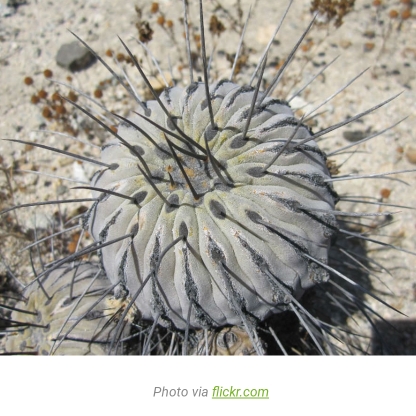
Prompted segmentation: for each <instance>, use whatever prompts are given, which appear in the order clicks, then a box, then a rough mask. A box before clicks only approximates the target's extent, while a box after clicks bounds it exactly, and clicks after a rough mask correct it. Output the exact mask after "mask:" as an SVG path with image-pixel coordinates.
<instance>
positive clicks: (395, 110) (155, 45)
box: [0, 0, 416, 354]
mask: <svg viewBox="0 0 416 416" xmlns="http://www.w3.org/2000/svg"><path fill="white" fill-rule="evenodd" d="M64 3H65V5H64V7H63V6H62V3H61V2H57V1H56V2H54V1H50V2H37V1H34V0H32V1H31V0H29V1H28V2H27V4H24V5H21V6H20V7H18V8H17V9H16V10H15V13H13V14H12V15H10V16H4V15H3V16H2V17H0V65H1V69H0V88H1V101H0V114H1V116H0V131H1V138H2V139H19V140H27V141H31V142H39V143H44V144H48V145H50V146H57V147H61V148H62V146H64V145H65V146H66V148H67V149H69V150H70V151H73V152H75V153H79V152H84V154H87V155H92V156H94V155H98V153H99V152H98V149H96V148H91V147H88V146H87V147H86V146H84V145H82V144H80V143H77V142H73V141H71V140H69V139H66V138H62V137H59V136H53V135H46V134H44V133H39V132H36V130H38V129H40V128H45V127H46V128H47V129H51V130H52V129H55V130H56V129H58V130H60V129H61V130H62V122H60V121H59V120H58V121H55V122H48V121H47V120H45V118H44V117H42V104H38V105H34V104H32V103H31V102H30V100H31V96H32V95H33V94H36V93H37V91H39V90H40V89H42V88H43V89H45V90H46V91H47V92H48V94H50V95H51V94H52V92H53V91H54V89H55V88H58V87H57V86H56V85H55V84H53V83H52V81H50V80H47V79H45V77H44V76H43V71H44V70H45V69H50V70H52V71H53V79H54V80H61V81H64V82H68V81H67V77H68V76H71V77H72V81H71V82H72V85H73V86H75V87H76V88H78V89H80V90H83V91H86V92H87V93H88V94H93V92H94V91H95V90H96V89H97V88H102V89H103V93H104V95H103V98H102V100H103V102H104V103H105V105H107V106H108V107H109V108H111V109H112V110H116V111H119V112H120V113H121V114H122V115H126V114H128V112H129V111H130V110H131V109H132V105H131V101H129V100H128V98H127V95H126V94H125V92H124V91H122V90H120V88H117V87H116V86H114V85H111V83H110V84H106V85H105V86H102V85H100V82H101V81H105V80H107V79H109V78H110V76H109V74H108V73H107V72H106V70H105V68H103V67H102V65H100V64H99V63H96V64H94V65H93V66H91V67H90V68H88V69H86V70H84V71H81V72H78V73H75V74H72V73H69V72H68V71H67V70H65V69H63V68H60V67H58V66H57V64H56V62H55V57H56V54H57V51H58V49H59V47H60V46H61V45H62V44H64V43H68V42H72V41H73V40H74V37H73V35H72V34H71V33H70V32H69V31H68V30H72V31H73V32H75V33H76V34H78V35H79V36H81V37H82V38H83V39H84V40H85V41H87V42H88V43H89V44H90V46H91V47H92V48H94V49H95V50H96V51H97V52H98V53H99V54H100V55H101V56H104V55H105V52H106V51H107V50H108V49H112V50H113V51H115V52H122V51H123V48H122V46H121V45H120V43H119V41H118V39H117V35H119V36H120V37H121V38H123V39H125V40H127V41H128V44H129V46H131V47H132V48H133V49H134V53H135V54H137V56H138V57H139V58H143V60H144V67H145V68H146V69H147V71H148V73H149V76H150V78H151V79H152V82H155V83H157V81H156V80H155V79H153V78H154V77H153V76H152V74H154V73H155V71H154V69H152V70H151V68H152V65H151V63H150V60H149V59H148V58H146V57H145V56H144V53H143V50H142V49H141V48H140V47H139V46H138V45H137V44H135V42H134V41H131V40H130V38H131V37H132V36H137V28H136V26H135V25H136V23H137V21H138V16H137V12H136V11H135V8H134V6H135V5H136V4H137V5H139V7H140V8H141V10H142V20H149V21H150V22H151V27H152V28H153V29H154V31H155V33H154V35H153V40H152V41H151V42H150V43H149V45H148V46H149V48H150V49H151V51H152V52H153V54H154V56H155V57H157V58H158V59H159V60H160V65H161V67H162V68H164V70H166V71H165V73H166V74H167V77H169V70H168V68H169V65H171V67H172V71H173V74H174V77H175V78H176V79H178V80H179V82H181V81H182V79H183V81H184V82H187V81H186V80H187V69H186V67H184V68H182V69H181V71H179V69H178V66H180V65H182V64H181V63H180V60H179V57H180V56H184V53H183V52H184V48H183V43H182V39H181V29H179V28H180V22H179V20H178V19H179V17H180V16H181V10H182V9H181V2H180V1H179V0H174V1H169V0H161V1H159V6H160V10H161V11H162V12H164V13H165V18H166V20H168V19H171V20H172V21H173V23H174V29H175V32H174V33H175V36H176V37H175V38H172V36H171V35H170V34H169V31H167V30H164V29H162V28H161V27H160V26H158V25H157V23H156V16H155V15H152V14H151V13H150V4H151V3H150V2H145V1H136V2H133V1H125V2H115V1H113V0H101V1H92V0H86V1H82V2H81V1H76V0H73V1H65V2H64ZM219 3H221V5H223V6H224V7H225V9H226V10H228V11H229V13H230V15H232V16H236V8H235V7H234V4H235V2H234V1H221V2H219ZM250 3H251V2H249V1H246V0H243V1H242V2H241V4H242V9H243V10H244V18H245V16H246V13H247V10H248V8H249V5H250ZM272 3H273V4H272ZM274 3H277V2H268V1H264V0H263V1H262V0H259V1H257V2H256V3H255V7H254V8H253V11H252V15H253V16H252V20H251V21H250V23H249V27H248V30H247V36H246V45H247V46H248V47H250V52H249V53H248V54H247V55H248V63H247V66H246V67H244V68H243V70H242V73H240V74H239V75H238V77H237V80H240V81H247V79H248V78H249V76H250V75H251V73H252V71H253V65H255V64H256V63H257V61H258V59H259V57H260V55H261V51H262V50H263V49H264V47H265V46H266V44H267V42H268V40H269V37H270V35H271V34H272V32H273V30H274V28H275V27H276V24H277V22H278V21H279V19H280V16H281V14H282V12H283V9H284V7H285V5H286V2H280V1H279V2H278V3H279V6H277V5H275V4H274ZM382 3H384V5H383V6H381V7H379V8H376V7H375V6H373V5H372V1H370V0H359V1H358V0H357V1H356V5H355V8H354V10H353V11H352V12H351V13H349V14H348V15H346V16H345V18H344V23H343V25H342V26H341V27H340V28H339V29H337V30H335V29H334V26H333V24H332V23H329V24H328V25H326V26H323V27H320V28H313V29H312V31H311V32H310V33H309V34H308V35H307V38H306V41H305V43H304V45H305V47H304V48H303V49H304V50H301V51H300V53H299V57H298V58H297V59H296V60H295V61H294V62H293V65H292V66H291V67H290V68H289V70H288V71H287V74H288V75H287V76H286V78H285V81H284V82H283V83H282V85H281V86H279V88H278V91H277V92H278V93H279V94H281V95H283V97H287V96H288V95H289V96H290V92H293V91H295V90H296V86H297V87H298V88H299V85H302V81H303V82H304V81H305V80H308V79H310V77H311V75H312V74H315V73H317V72H318V71H319V70H320V69H321V68H322V65H323V63H324V62H325V63H329V62H330V61H331V59H333V58H334V57H335V56H337V55H340V57H339V59H338V60H337V61H336V63H334V64H333V66H331V67H330V68H329V69H328V70H327V71H326V72H325V74H324V76H321V77H319V78H318V79H317V80H316V82H314V83H313V84H312V86H311V87H309V88H308V90H307V91H306V93H305V94H304V95H303V98H302V99H298V101H297V102H296V105H298V106H300V107H303V106H305V105H308V106H309V107H303V111H305V108H313V107H311V106H316V105H317V103H319V102H320V101H322V100H323V99H325V98H327V97H328V96H330V95H331V94H333V93H334V92H335V91H337V90H338V89H339V88H340V87H342V86H343V85H344V84H345V83H346V82H348V81H349V80H350V79H352V78H353V77H354V76H356V75H357V74H358V73H360V72H361V71H362V70H364V69H365V68H367V67H370V69H369V70H368V71H367V72H366V73H365V74H364V75H363V76H362V77H360V78H359V79H358V80H357V81H356V82H355V83H354V84H353V85H351V86H350V87H349V88H348V89H347V90H346V91H345V92H343V93H342V94H340V95H339V96H337V97H335V98H334V99H333V100H331V101H330V102H329V103H328V104H327V105H326V106H325V109H326V110H327V111H326V112H325V113H324V114H322V115H321V116H320V117H319V118H317V119H316V126H314V129H315V130H318V129H320V128H323V127H326V126H328V125H330V124H334V123H337V122H339V121H342V120H344V119H345V118H346V117H349V116H352V115H355V114H357V113H359V112H360V111H364V110H366V109H368V108H370V107H372V106H374V105H376V104H378V103H380V102H381V101H383V100H386V99H388V98H389V97H391V96H393V95H395V94H398V93H399V92H402V94H401V95H400V96H399V97H398V98H397V99H395V100H394V101H393V102H391V103H389V104H388V105H387V106H386V107H383V108H381V109H380V110H378V111H376V112H375V113H374V114H371V115H369V116H367V117H365V118H364V119H363V120H362V121H359V122H356V123H353V124H352V125H349V126H348V127H346V128H344V129H343V130H342V131H336V132H333V133H331V134H330V135H329V136H328V137H329V139H328V140H325V141H323V142H322V146H323V147H324V149H325V150H328V149H337V148H339V147H341V146H345V145H347V144H348V143H349V142H348V141H347V140H345V138H344V137H343V134H342V132H343V131H356V130H358V131H361V132H365V131H371V132H375V131H379V130H383V129H385V128H387V127H389V126H391V125H392V124H394V123H396V122H397V121H399V120H401V119H402V118H404V117H408V118H407V119H406V120H405V121H403V122H402V123H401V124H399V125H398V126H396V127H394V128H393V129H391V130H389V131H388V132H386V133H385V134H384V135H382V136H379V137H377V138H375V139H374V140H372V141H370V142H367V143H365V144H363V145H361V146H360V148H359V149H358V150H359V152H357V153H356V154H355V155H353V156H352V157H351V158H350V157H349V156H350V155H349V154H346V155H345V154H344V155H341V156H339V157H337V158H336V159H335V160H336V161H337V163H338V164H342V166H341V172H340V173H341V174H346V173H357V174H358V173H359V174H365V173H382V172H389V171H396V170H404V169H414V168H416V166H415V164H414V163H415V162H416V161H415V160H414V158H415V156H414V154H413V160H409V159H411V158H412V149H413V150H414V151H416V143H415V139H414V131H415V128H416V117H415V114H416V48H415V45H414V42H413V40H414V39H416V11H415V10H414V9H413V10H411V13H412V15H411V16H410V18H408V19H405V20H402V19H401V18H400V15H401V13H402V12H403V11H404V10H405V6H404V5H403V4H401V2H400V1H393V0H390V1H383V2H382ZM213 5H215V3H210V4H208V3H207V9H208V12H207V16H210V13H211V12H210V10H212V8H213ZM309 7H310V2H309V1H306V0H295V2H294V5H293V7H292V9H291V11H290V12H289V14H288V17H287V20H286V21H285V23H284V25H283V27H282V30H281V34H280V35H279V37H278V39H279V42H275V44H274V45H273V48H272V53H271V58H270V60H269V62H273V60H274V59H275V62H276V64H277V63H278V61H279V58H280V59H283V58H284V57H285V56H286V55H287V53H288V51H289V50H290V49H291V47H292V46H293V44H294V43H295V41H296V40H297V39H298V37H299V36H300V34H301V33H302V30H303V29H304V28H305V27H306V26H307V24H308V23H309V21H310V19H311V13H310V11H309ZM1 10H2V12H4V11H5V8H4V7H3V8H2V9H1ZM392 10H397V11H398V13H399V17H398V18H396V19H392V18H391V17H390V16H389V14H390V13H391V11H392ZM196 11H197V10H196V7H195V4H194V2H191V13H192V15H193V16H194V18H193V20H192V24H194V25H197V24H198V20H197V18H196V17H195V16H196ZM4 14H5V15H6V14H7V13H4ZM218 15H219V16H220V17H222V20H223V21H224V24H225V26H226V27H228V28H229V30H227V31H226V32H225V33H224V34H222V35H221V37H220V38H219V40H218V41H217V47H216V50H217V52H219V53H220V56H219V57H218V58H216V59H214V61H213V68H212V72H211V76H212V77H213V78H219V77H222V76H227V75H228V74H229V71H230V64H229V62H228V61H227V60H226V59H225V58H224V56H225V53H226V52H229V53H230V52H231V53H232V52H233V51H235V48H236V46H235V45H236V44H237V42H238V35H237V34H236V33H235V32H233V30H232V29H230V28H231V21H230V20H228V19H227V16H226V15H225V14H224V12H223V11H219V12H218ZM207 20H208V19H207ZM165 27H166V25H165ZM208 40H209V42H212V39H211V37H209V38H208ZM178 43H180V46H178ZM210 45H212V43H210ZM208 49H210V48H208ZM308 59H309V60H310V61H311V62H309V64H308V65H306V66H305V63H306V61H307V60H308ZM183 62H185V61H183ZM276 64H275V65H274V66H276ZM182 66H183V65H182ZM275 71H276V69H275V68H274V67H273V66H272V65H269V66H268V68H267V69H266V72H265V77H266V79H269V80H270V79H271V78H272V76H273V74H274V73H275ZM129 74H131V75H133V74H135V72H134V71H133V69H132V68H131V67H129ZM27 76H30V77H32V78H33V80H34V84H33V85H31V86H27V85H25V83H24V82H23V81H24V78H25V77H27ZM135 79H136V80H137V84H136V88H137V90H138V92H139V93H140V94H143V95H145V94H146V93H145V86H144V84H143V82H141V81H140V77H139V76H135ZM135 82H136V81H135ZM59 88H60V91H63V90H65V89H64V88H62V87H59ZM68 123H69V124H70V125H71V126H72V127H75V128H79V129H80V134H79V138H81V139H84V140H90V141H91V142H92V143H94V144H96V145H100V144H102V142H103V140H105V137H106V136H105V134H103V133H102V132H100V131H99V129H98V128H96V127H94V126H91V125H90V124H88V122H87V121H86V119H85V118H84V117H82V116H76V117H75V116H73V117H72V118H70V121H69V122H68ZM85 126H86V127H85ZM88 129H90V130H89V135H88V134H87V133H86V130H88ZM0 154H1V156H2V166H3V169H5V170H7V171H8V172H11V171H10V168H11V167H14V168H17V169H26V170H27V169H29V170H39V171H44V172H53V173H55V174H56V175H62V176H69V177H72V178H76V179H81V180H88V178H89V177H90V176H91V175H92V173H93V172H94V167H93V166H91V165H88V164H86V163H83V164H79V163H78V162H74V161H72V160H70V161H68V160H67V159H66V158H63V157H60V156H57V155H53V154H52V155H51V153H50V152H48V151H44V150H41V149H34V148H31V147H29V146H24V145H21V144H17V143H11V142H6V141H1V142H0ZM411 161H412V162H413V164H412V163H411ZM10 175H11V176H12V178H11V188H10V186H9V185H8V183H7V181H6V178H5V176H4V175H2V177H1V178H0V180H1V191H2V195H1V199H2V201H1V204H2V205H1V207H2V208H5V207H7V206H9V205H12V204H18V203H27V202H34V201H40V200H48V199H55V198H56V197H57V196H60V197H62V195H69V194H66V193H65V192H66V191H68V188H70V187H71V186H74V185H73V184H71V183H68V182H67V181H64V180H58V181H56V180H53V179H50V178H46V177H39V176H37V175H34V174H18V173H13V174H12V173H10ZM392 178H400V179H402V180H404V181H406V182H407V184H405V183H403V182H399V181H396V180H388V179H385V178H372V179H363V180H354V181H345V182H342V183H339V184H337V188H336V189H337V191H339V192H340V193H342V192H345V193H349V194H351V195H364V196H368V197H373V198H378V200H379V201H381V192H382V190H383V189H384V190H385V191H384V195H386V190H389V191H390V195H389V196H388V197H385V198H384V199H383V202H387V203H393V204H398V205H405V206H411V207H415V206H416V192H415V190H414V187H415V184H416V173H404V174H401V175H393V176H392ZM70 192H71V193H70V195H71V197H72V196H75V197H76V196H81V195H84V196H88V192H84V191H70ZM350 208H351V206H350ZM71 209H75V208H68V207H67V208H66V210H67V211H68V212H69V211H71ZM343 209H344V210H345V206H344V207H343ZM352 209H354V210H356V211H358V210H364V211H365V210H368V211H369V212H374V211H375V210H377V209H380V210H384V211H385V210H390V211H401V212H400V213H399V214H397V215H395V216H394V222H393V224H391V225H390V226H389V227H386V228H384V229H382V230H381V231H379V237H378V238H379V239H381V240H382V241H383V242H386V243H391V244H395V245H397V246H398V247H401V248H403V249H405V250H409V251H412V252H416V238H415V231H416V214H415V212H414V211H412V210H406V209H398V208H393V207H382V208H378V207H377V206H374V205H370V206H364V207H363V206H362V205H359V206H357V204H355V205H353V206H352ZM52 213H53V210H49V209H46V208H42V209H40V210H36V211H35V210H27V209H24V210H20V211H18V214H17V218H16V217H14V216H13V215H11V216H10V217H9V220H8V221H9V222H10V223H12V222H13V221H18V224H19V227H18V229H14V228H13V227H12V226H11V225H10V224H6V222H5V221H3V222H2V225H3V227H2V231H1V234H2V237H1V239H2V241H1V254H2V256H3V258H4V259H5V261H6V264H7V265H8V266H9V267H10V269H11V270H13V271H15V272H16V274H17V275H19V276H21V278H22V279H28V278H29V277H30V274H31V270H30V267H29V264H28V263H27V259H26V257H22V256H21V255H19V254H17V250H18V248H19V247H21V246H22V245H25V244H28V241H27V239H26V238H25V237H24V233H27V230H28V229H33V221H34V218H36V221H37V226H38V227H42V224H45V220H46V223H47V221H48V220H50V218H51V216H52ZM42 221H43V222H42ZM378 248H379V246H377V245H375V244H371V243H370V244H368V249H369V255H370V257H371V258H374V259H375V260H377V261H382V262H383V264H385V265H386V267H387V268H388V269H389V270H390V271H391V275H389V274H387V273H383V275H382V279H383V282H384V283H385V284H386V285H387V286H388V288H389V289H391V291H392V292H393V293H394V295H392V294H391V293H390V292H389V291H388V290H387V289H386V288H385V286H383V285H382V284H381V283H380V282H378V281H377V280H376V279H373V278H371V285H372V287H373V290H374V291H375V293H379V294H380V296H381V297H383V299H385V300H386V301H387V302H389V303H390V304H391V305H392V306H394V307H395V308H398V309H400V310H401V311H402V312H403V313H404V314H406V315H407V316H408V318H405V317H403V316H400V315H398V314H397V313H395V312H394V311H392V310H389V309H388V308H386V307H384V306H382V305H380V304H379V303H378V302H376V301H374V300H372V299H369V303H370V304H371V306H372V307H374V309H375V310H376V311H377V312H379V313H380V314H381V315H382V316H384V317H385V319H386V320H388V321H392V322H395V323H396V324H397V325H398V326H399V327H400V329H401V330H402V333H401V334H397V333H396V334H390V333H389V337H390V336H391V337H393V338H392V344H393V346H392V351H394V352H395V353H399V354H412V353H413V354H415V353H416V302H415V301H416V294H415V293H416V288H415V287H414V284H415V282H416V279H415V278H416V271H415V270H416V257H415V256H413V255H411V254H407V253H403V252H400V251H396V250H393V249H383V250H378ZM0 268H1V272H2V273H3V274H4V273H5V265H4V264H2V265H0ZM361 324H362V326H361V329H362V330H363V331H364V332H365V333H366V334H367V335H368V337H369V338H370V339H371V337H372V333H371V331H372V330H371V327H370V326H369V325H368V324H366V323H365V322H364V321H363V322H361ZM363 342H364V344H363V348H368V342H369V340H368V339H367V340H366V341H363ZM371 348H375V347H374V345H373V346H372V347H371ZM371 348H370V352H371ZM377 351H378V350H377V349H375V350H374V349H373V352H377Z"/></svg>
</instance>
